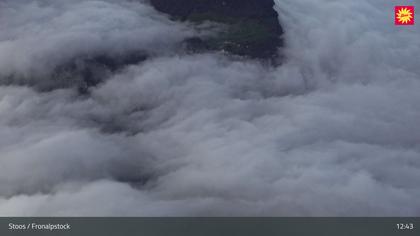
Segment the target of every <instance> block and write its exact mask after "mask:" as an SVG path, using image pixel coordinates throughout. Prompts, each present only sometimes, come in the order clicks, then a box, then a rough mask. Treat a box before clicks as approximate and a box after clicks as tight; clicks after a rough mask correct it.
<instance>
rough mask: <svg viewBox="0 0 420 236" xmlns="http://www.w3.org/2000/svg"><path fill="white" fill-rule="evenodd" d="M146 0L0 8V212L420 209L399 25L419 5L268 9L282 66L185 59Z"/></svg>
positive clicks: (418, 149) (416, 106)
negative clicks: (90, 82) (71, 83)
mask: <svg viewBox="0 0 420 236" xmlns="http://www.w3.org/2000/svg"><path fill="white" fill-rule="evenodd" d="M145 2H146V1H129V0H120V1H117V0H115V1H113V0H101V1H99V0H97V1H93V0H73V1H68V0H0V215H1V216H11V215H13V216H169V215H170V216H263V215H264V216H391V215H392V216H395V215H399V216H420V184H419V181H420V125H419V122H420V92H419V91H420V56H419V55H420V40H419V39H420V31H419V30H420V27H419V24H416V25H415V26H411V27H396V26H394V25H393V24H394V19H393V7H394V5H410V4H411V5H415V6H416V7H418V8H420V5H419V4H420V3H419V2H418V1H386V0H353V1H347V0H316V1H314V0H276V3H277V4H276V10H277V11H278V12H279V14H280V21H281V23H282V25H283V26H284V28H285V32H286V34H285V39H286V47H285V48H284V49H283V50H281V53H283V54H284V55H285V58H286V59H285V61H284V63H283V64H282V65H281V66H278V67H270V66H267V65H264V64H263V63H259V62H256V61H247V60H242V61H241V60H233V59H232V58H229V57H228V56H226V55H222V54H217V53H214V54H196V55H187V54H184V53H182V52H180V51H179V48H180V42H181V41H182V40H183V39H185V38H187V37H190V36H192V35H195V34H198V32H197V30H196V29H194V28H193V27H192V26H191V25H188V24H181V23H174V22H171V21H170V20H169V19H168V17H167V16H165V15H163V14H160V13H158V12H156V11H154V10H153V9H152V8H151V7H150V6H148V5H147V3H145ZM137 50H139V51H142V52H145V53H147V54H148V55H150V57H149V59H148V60H147V61H145V62H142V63H139V64H138V65H132V66H129V67H127V68H125V69H124V70H123V71H118V72H116V73H114V74H112V75H111V76H110V78H107V79H105V78H104V80H105V81H104V82H103V83H102V84H100V85H98V86H97V87H95V88H92V90H91V93H90V94H89V95H83V96H82V95H80V94H78V93H77V91H76V90H75V89H74V88H67V89H55V90H52V91H49V92H45V91H44V92H40V91H38V90H37V89H34V86H33V85H36V84H37V83H48V82H49V81H51V83H53V82H54V81H53V80H54V78H53V77H51V76H50V74H51V73H52V72H53V70H54V68H55V67H56V66H58V65H60V64H62V63H65V62H66V61H69V60H72V59H73V58H75V57H81V56H86V55H96V54H103V53H106V54H109V55H121V54H124V53H127V52H130V51H137ZM19 84H20V85H19ZM29 85H31V86H29Z"/></svg>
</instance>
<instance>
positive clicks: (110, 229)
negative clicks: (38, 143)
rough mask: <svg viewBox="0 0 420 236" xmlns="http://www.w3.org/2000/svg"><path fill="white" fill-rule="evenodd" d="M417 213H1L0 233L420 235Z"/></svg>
mask: <svg viewBox="0 0 420 236" xmlns="http://www.w3.org/2000/svg"><path fill="white" fill-rule="evenodd" d="M419 227H420V218H0V235H1V236H9V235H54V236H55V235H75V236H85V235H86V236H87V235H89V236H95V235H101V236H102V235H103V236H108V235H109V236H111V235H112V236H126V235H127V236H131V235H136V236H137V235H144V236H168V235H171V236H172V235H173V236H283V235H285V236H307V235H310V236H330V235H331V236H376V235H377V236H388V235H389V236H399V235H401V236H403V235H404V236H419V235H420V230H419Z"/></svg>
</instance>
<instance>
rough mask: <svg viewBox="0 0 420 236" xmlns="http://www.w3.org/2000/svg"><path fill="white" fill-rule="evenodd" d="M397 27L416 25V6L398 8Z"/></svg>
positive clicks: (396, 15)
mask: <svg viewBox="0 0 420 236" xmlns="http://www.w3.org/2000/svg"><path fill="white" fill-rule="evenodd" d="M395 25H414V6H396V7H395Z"/></svg>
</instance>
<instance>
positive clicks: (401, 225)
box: [396, 223, 415, 230]
mask: <svg viewBox="0 0 420 236" xmlns="http://www.w3.org/2000/svg"><path fill="white" fill-rule="evenodd" d="M396 226H397V229H398V230H414V229H415V226H414V223H398V224H396Z"/></svg>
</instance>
